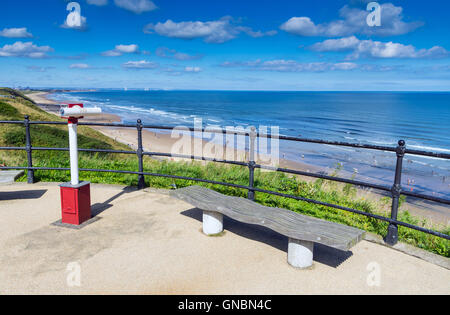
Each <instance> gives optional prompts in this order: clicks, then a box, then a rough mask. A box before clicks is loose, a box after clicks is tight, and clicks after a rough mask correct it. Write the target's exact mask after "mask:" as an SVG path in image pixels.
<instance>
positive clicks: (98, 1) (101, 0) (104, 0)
mask: <svg viewBox="0 0 450 315" xmlns="http://www.w3.org/2000/svg"><path fill="white" fill-rule="evenodd" d="M86 2H87V3H88V4H93V5H97V6H104V5H107V4H108V0H86Z"/></svg>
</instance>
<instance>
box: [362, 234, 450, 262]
mask: <svg viewBox="0 0 450 315" xmlns="http://www.w3.org/2000/svg"><path fill="white" fill-rule="evenodd" d="M364 240H366V241H368V242H371V243H375V244H379V245H383V246H386V247H389V248H392V249H395V250H397V251H399V252H402V253H404V254H407V255H410V256H413V257H416V258H419V259H422V260H425V261H427V262H429V263H432V264H434V265H437V266H439V267H442V268H445V269H448V270H450V258H446V257H443V256H440V255H438V254H434V253H431V252H429V251H426V250H423V249H421V248H418V247H415V246H412V245H409V244H406V243H402V242H398V243H397V244H395V245H394V246H390V245H388V244H386V243H385V242H384V240H383V238H382V237H381V236H380V235H377V234H373V233H369V232H366V235H365V236H364Z"/></svg>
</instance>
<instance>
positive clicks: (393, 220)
mask: <svg viewBox="0 0 450 315" xmlns="http://www.w3.org/2000/svg"><path fill="white" fill-rule="evenodd" d="M0 124H16V125H23V126H24V127H25V142H26V143H25V147H0V150H24V151H26V153H27V166H4V167H0V169H19V170H27V171H28V172H27V181H28V183H30V184H31V183H34V182H35V179H34V171H35V170H47V171H53V170H56V171H69V170H70V169H69V168H61V167H36V166H33V159H32V152H33V151H45V150H46V151H69V148H49V147H33V146H32V141H31V132H30V129H31V128H30V126H32V125H66V122H55V121H30V119H29V117H28V116H25V119H24V120H18V121H9V120H6V121H0ZM79 125H81V126H103V127H121V128H136V130H137V150H136V151H132V150H128V151H127V150H106V149H82V148H80V149H79V151H80V152H101V153H111V154H136V156H137V158H138V170H137V171H124V170H105V169H87V168H80V169H79V171H81V172H108V173H117V174H133V175H137V176H138V188H139V189H143V188H145V176H155V177H164V178H172V179H180V180H189V181H197V182H203V183H209V184H215V185H222V186H228V187H234V188H240V189H245V190H247V191H248V199H250V200H254V199H255V193H256V192H259V193H266V194H271V195H275V196H280V197H286V198H291V199H294V200H299V201H304V202H308V203H313V204H317V205H321V206H326V207H331V208H335V209H339V210H344V211H348V212H352V213H356V214H360V215H364V216H367V217H371V218H374V219H377V220H381V221H385V222H388V223H389V226H388V229H387V234H386V237H385V241H386V243H388V244H390V245H394V244H396V243H397V241H398V226H404V227H407V228H410V229H414V230H417V231H421V232H424V233H428V234H431V235H434V236H438V237H441V238H444V239H447V240H450V236H449V235H447V234H444V233H441V232H438V231H434V230H431V229H427V228H424V227H421V226H417V225H412V224H409V223H406V222H402V221H399V220H397V216H398V208H399V201H400V196H401V195H404V196H410V197H416V198H420V199H424V200H429V201H434V202H437V203H441V204H445V205H450V200H448V199H444V198H440V197H436V196H430V195H426V194H421V193H416V192H411V191H405V190H402V186H401V176H402V167H403V158H404V156H405V154H413V155H419V156H427V157H435V158H441V159H450V154H447V153H435V152H427V151H419V150H410V149H407V148H406V143H405V141H403V140H400V141H399V142H398V146H397V147H388V146H375V145H367V144H359V143H346V142H337V141H326V140H317V139H305V138H298V137H289V136H281V135H270V134H261V133H258V132H256V130H255V128H254V127H252V128H250V130H249V131H245V130H244V131H233V134H235V135H241V136H248V137H249V158H248V161H247V162H242V161H234V160H226V159H215V158H209V157H204V156H195V155H183V154H173V153H160V152H145V150H144V147H143V143H142V130H143V129H144V128H145V129H156V130H172V129H173V127H169V126H158V125H144V124H142V121H141V120H140V119H139V120H138V121H137V123H136V124H134V125H133V124H117V123H79ZM185 130H186V131H188V130H189V131H191V132H195V131H199V132H200V131H201V132H205V131H206V132H210V133H223V134H224V133H229V132H230V130H228V129H227V130H224V129H216V130H211V129H209V128H208V129H207V130H206V129H205V128H202V129H201V130H200V129H195V128H185ZM258 137H264V138H268V139H270V138H273V137H276V138H277V139H279V140H285V141H297V142H307V143H315V144H325V145H333V146H345V147H352V148H360V149H368V150H378V151H387V152H393V153H395V154H396V156H397V160H396V167H395V179H394V183H393V185H392V186H391V187H389V186H385V185H379V184H374V183H370V182H364V181H358V180H354V179H348V178H342V177H337V176H329V175H324V174H317V173H312V172H305V171H298V170H293V169H288V168H279V167H271V166H266V165H260V164H257V163H256V161H255V141H256V138H258ZM144 156H154V157H156V156H160V157H175V158H185V159H193V160H203V161H211V162H219V163H226V164H232V165H240V166H245V167H247V168H248V169H249V184H248V186H245V185H238V184H233V183H226V182H219V181H212V180H208V179H201V178H194V177H186V176H178V175H169V174H158V173H150V172H145V171H144V162H143V158H144ZM255 169H267V170H273V171H279V172H284V173H289V174H294V175H302V176H308V177H312V178H321V179H324V180H330V181H335V182H341V183H346V184H351V185H355V186H361V187H367V188H373V189H376V190H381V191H384V192H389V193H390V194H391V196H392V206H391V215H390V218H388V217H384V216H381V215H376V214H373V213H368V212H364V211H361V210H356V209H352V208H348V207H344V206H339V205H335V204H330V203H327V202H322V201H318V200H314V199H309V198H304V197H300V196H295V195H289V194H285V193H281V192H276V191H271V190H266V189H260V188H257V187H255V177H254V172H255Z"/></svg>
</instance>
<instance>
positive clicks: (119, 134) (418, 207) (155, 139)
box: [27, 92, 450, 225]
mask: <svg viewBox="0 0 450 315" xmlns="http://www.w3.org/2000/svg"><path fill="white" fill-rule="evenodd" d="M49 94H51V93H49V92H35V93H31V94H28V95H27V96H28V97H30V98H31V99H32V100H33V101H34V102H35V103H36V104H37V105H38V106H39V107H40V108H41V109H43V110H45V111H46V112H49V113H52V114H55V115H57V114H58V113H59V105H58V103H57V102H56V101H54V100H51V99H49V98H48V95H49ZM83 121H85V122H99V123H118V122H122V121H123V120H122V118H121V117H120V116H118V115H115V114H111V113H102V114H101V115H98V116H95V117H90V118H86V119H83ZM91 128H93V129H95V130H97V131H99V132H101V133H102V134H104V135H105V136H107V137H109V138H111V139H114V140H115V141H117V142H120V143H123V144H125V145H127V146H129V147H130V148H131V149H133V150H136V149H137V132H136V129H135V128H122V127H111V126H91ZM142 137H143V147H144V150H145V151H148V152H157V153H172V148H173V146H174V144H175V143H176V142H177V141H178V139H176V138H173V137H172V136H171V134H170V133H167V132H159V131H156V130H146V129H144V130H143V132H142ZM197 140H198V139H197ZM200 142H201V143H202V148H200V150H201V151H200V152H205V150H204V148H205V145H206V144H207V141H205V140H203V141H200ZM190 144H191V152H199V151H198V148H197V150H196V148H195V147H194V145H195V144H197V145H198V144H199V142H198V141H195V140H194V138H193V136H192V135H191V137H190ZM226 150H229V148H226V146H224V148H223V152H225V151H226ZM234 151H236V152H235V153H233V155H234V156H235V159H236V160H238V161H246V160H247V159H248V152H247V151H242V150H241V151H240V150H236V149H234ZM203 156H204V157H207V158H214V156H209V155H208V154H205V153H203ZM168 159H170V160H173V161H180V160H186V159H181V158H175V157H169V158H168ZM223 159H225V156H224V157H223ZM256 162H257V163H260V164H263V163H262V161H261V160H257V161H256ZM203 163H207V162H203ZM276 166H277V167H280V168H289V169H294V170H299V171H307V172H312V173H322V174H331V173H332V172H335V171H336V170H335V169H331V168H329V167H326V168H325V167H321V166H316V165H311V164H307V163H302V162H299V161H292V160H289V159H285V158H280V159H279V164H278V165H276ZM339 174H340V176H343V177H351V175H352V174H343V171H340V173H339ZM300 177H301V179H302V180H305V181H309V182H311V181H314V180H316V179H315V178H311V177H304V176H300ZM357 196H358V197H361V198H365V199H369V200H374V201H379V200H380V199H381V198H382V197H384V196H386V194H383V193H380V192H378V191H374V190H372V189H366V188H361V187H359V188H358V189H357ZM402 209H407V210H408V211H409V212H410V213H412V214H414V215H418V216H421V217H425V218H427V219H429V220H431V221H432V222H433V223H437V224H444V225H448V224H449V222H450V213H449V211H448V207H445V206H444V205H440V204H436V203H431V204H430V203H429V202H427V201H424V200H417V199H415V198H410V197H409V198H408V200H407V202H406V203H405V204H404V206H403V207H402V208H401V210H402Z"/></svg>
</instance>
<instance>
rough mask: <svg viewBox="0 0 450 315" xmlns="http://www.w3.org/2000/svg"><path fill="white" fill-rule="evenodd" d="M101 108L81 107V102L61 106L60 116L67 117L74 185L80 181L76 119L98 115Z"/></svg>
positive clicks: (72, 182) (71, 174) (71, 181)
mask: <svg viewBox="0 0 450 315" xmlns="http://www.w3.org/2000/svg"><path fill="white" fill-rule="evenodd" d="M101 112H102V110H101V109H100V108H98V107H94V108H83V104H69V105H68V107H66V108H61V117H64V118H67V119H68V127H69V152H70V183H71V184H72V185H73V186H76V185H78V184H79V183H80V181H79V177H78V139H77V138H78V137H77V127H78V119H80V118H84V116H92V115H98V114H100V113H101Z"/></svg>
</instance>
